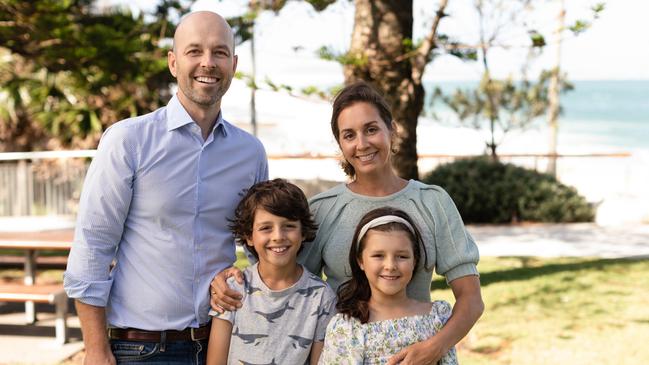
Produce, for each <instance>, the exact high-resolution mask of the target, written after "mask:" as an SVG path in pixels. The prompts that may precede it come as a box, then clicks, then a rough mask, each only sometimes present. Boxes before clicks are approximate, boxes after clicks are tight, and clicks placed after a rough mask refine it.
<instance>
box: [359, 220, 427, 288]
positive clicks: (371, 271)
mask: <svg viewBox="0 0 649 365" xmlns="http://www.w3.org/2000/svg"><path fill="white" fill-rule="evenodd" d="M410 240H411V239H410V237H409V236H408V234H407V233H406V232H404V231H401V230H395V231H379V230H369V231H368V232H367V234H366V236H365V247H364V248H363V252H362V254H361V259H360V260H359V263H358V264H359V266H360V268H361V269H362V270H363V271H364V272H365V275H366V276H367V280H368V282H369V284H370V289H371V290H372V297H375V296H383V297H386V296H387V297H391V296H404V297H405V295H406V286H407V285H408V283H409V282H410V279H411V278H412V273H413V271H414V269H415V259H414V253H413V250H412V242H411V241H410Z"/></svg>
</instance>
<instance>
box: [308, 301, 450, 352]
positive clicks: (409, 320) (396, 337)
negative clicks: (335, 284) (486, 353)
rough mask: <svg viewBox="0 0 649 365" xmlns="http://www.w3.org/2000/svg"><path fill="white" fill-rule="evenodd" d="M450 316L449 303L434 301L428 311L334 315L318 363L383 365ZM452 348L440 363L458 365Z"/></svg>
mask: <svg viewBox="0 0 649 365" xmlns="http://www.w3.org/2000/svg"><path fill="white" fill-rule="evenodd" d="M450 316H451V305H450V304H448V302H446V301H439V300H438V301H434V302H433V306H432V308H431V310H430V313H429V314H426V315H417V316H410V317H402V318H397V319H389V320H384V321H377V322H369V323H365V324H363V323H361V322H360V321H359V320H358V319H356V318H349V317H348V318H345V316H343V315H342V314H340V313H339V314H336V315H335V316H334V317H333V318H332V319H331V322H329V325H328V326H327V334H326V336H325V343H324V350H323V351H322V355H321V356H320V361H319V362H318V364H324V365H361V364H362V365H366V364H367V365H375V364H386V363H387V362H388V360H389V359H390V357H391V356H392V355H394V354H396V353H397V352H399V351H401V350H402V349H403V348H405V347H408V346H410V345H412V344H414V343H417V342H421V341H424V340H426V339H428V338H429V337H431V336H433V335H435V334H436V333H437V332H438V331H439V330H440V329H441V328H442V327H443V326H444V324H446V321H448V319H449V318H450ZM457 363H458V362H457V354H456V352H455V348H451V350H449V352H448V353H447V354H445V355H444V356H443V357H442V358H441V359H440V361H439V362H438V364H439V365H457Z"/></svg>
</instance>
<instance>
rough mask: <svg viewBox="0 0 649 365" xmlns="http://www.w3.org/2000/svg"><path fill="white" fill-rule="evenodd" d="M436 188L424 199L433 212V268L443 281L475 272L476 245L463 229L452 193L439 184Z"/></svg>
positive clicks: (476, 260) (478, 257)
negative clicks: (428, 197) (434, 265)
mask: <svg viewBox="0 0 649 365" xmlns="http://www.w3.org/2000/svg"><path fill="white" fill-rule="evenodd" d="M436 190H437V194H434V195H433V196H434V197H435V198H434V199H433V201H428V202H427V204H432V205H431V207H432V208H433V209H431V211H433V212H435V213H434V215H435V244H436V249H437V264H436V271H437V273H438V274H440V275H443V276H444V277H446V282H451V281H453V280H455V279H457V278H460V277H463V276H469V275H478V269H477V264H478V260H479V259H480V255H479V252H478V246H477V245H476V243H475V241H474V240H473V237H471V235H470V234H469V232H468V231H467V230H466V227H465V226H464V223H463V222H462V217H461V216H460V213H459V212H458V210H457V208H456V207H455V203H453V200H452V199H451V197H450V196H449V195H448V193H447V192H446V191H444V189H442V188H440V187H436Z"/></svg>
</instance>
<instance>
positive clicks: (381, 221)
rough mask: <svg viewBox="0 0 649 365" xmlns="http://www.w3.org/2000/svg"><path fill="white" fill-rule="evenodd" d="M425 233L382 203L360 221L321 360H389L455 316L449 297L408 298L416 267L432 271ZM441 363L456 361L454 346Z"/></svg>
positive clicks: (435, 331) (454, 362)
mask: <svg viewBox="0 0 649 365" xmlns="http://www.w3.org/2000/svg"><path fill="white" fill-rule="evenodd" d="M427 263H428V258H427V254H426V250H425V248H424V245H423V242H422V239H421V235H420V233H419V231H418V230H417V228H416V225H415V224H414V223H413V221H412V220H411V218H410V217H409V216H408V215H407V214H406V213H404V212H403V211H401V210H398V209H394V208H388V207H385V208H378V209H374V210H372V211H370V212H369V213H367V214H365V216H363V218H362V219H361V221H360V222H359V223H358V225H357V226H356V231H355V233H354V238H353V240H352V243H351V249H350V251H349V265H350V267H351V271H352V273H351V274H352V276H351V279H350V280H349V281H347V282H345V283H344V284H342V285H341V286H340V289H339V291H338V304H336V309H337V310H338V314H336V316H334V318H333V319H332V320H331V322H330V323H329V325H328V326H327V334H326V336H325V344H324V350H323V353H322V357H321V358H320V364H327V365H332V364H386V363H387V362H388V360H389V359H390V357H391V356H392V355H394V354H396V353H398V352H399V351H400V350H401V349H403V348H405V347H407V346H410V345H412V344H414V343H417V342H421V341H424V340H426V339H428V338H429V337H431V336H433V335H435V334H436V333H437V332H438V331H439V330H440V329H441V328H442V326H444V324H445V323H446V321H447V320H448V319H449V317H450V316H451V306H450V305H449V304H448V303H447V302H445V301H435V302H432V303H431V302H430V301H419V300H416V299H413V298H410V297H409V296H408V295H407V293H406V287H407V285H408V283H410V280H411V279H412V276H413V273H414V272H415V270H416V269H422V268H423V269H425V270H431V268H428V267H427ZM438 364H443V365H449V364H457V356H456V353H455V349H454V348H451V349H450V350H449V351H448V352H447V353H446V354H445V355H443V356H442V357H441V359H440V361H439V362H438Z"/></svg>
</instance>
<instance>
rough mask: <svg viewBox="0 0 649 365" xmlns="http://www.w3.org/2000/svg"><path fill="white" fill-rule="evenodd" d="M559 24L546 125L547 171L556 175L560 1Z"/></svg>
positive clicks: (563, 15) (562, 18) (562, 19)
mask: <svg viewBox="0 0 649 365" xmlns="http://www.w3.org/2000/svg"><path fill="white" fill-rule="evenodd" d="M558 19H559V25H558V27H557V30H556V33H555V37H556V39H555V41H556V52H557V54H556V66H555V67H554V69H552V77H551V78H550V85H549V87H548V101H549V106H548V109H549V110H548V127H549V129H550V145H549V151H548V152H549V155H550V159H549V161H548V171H547V172H548V173H549V174H551V175H552V176H554V177H556V176H557V144H558V141H559V93H560V92H561V86H560V83H559V77H560V74H561V69H560V66H561V41H562V33H563V28H564V26H565V21H566V8H565V3H564V1H563V0H562V1H561V9H560V10H559V16H558Z"/></svg>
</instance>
